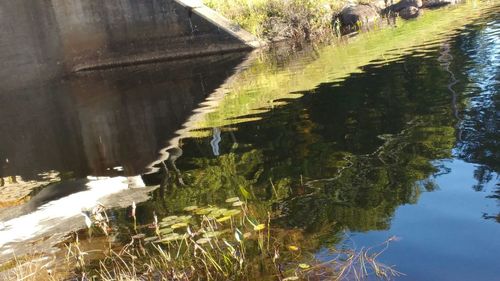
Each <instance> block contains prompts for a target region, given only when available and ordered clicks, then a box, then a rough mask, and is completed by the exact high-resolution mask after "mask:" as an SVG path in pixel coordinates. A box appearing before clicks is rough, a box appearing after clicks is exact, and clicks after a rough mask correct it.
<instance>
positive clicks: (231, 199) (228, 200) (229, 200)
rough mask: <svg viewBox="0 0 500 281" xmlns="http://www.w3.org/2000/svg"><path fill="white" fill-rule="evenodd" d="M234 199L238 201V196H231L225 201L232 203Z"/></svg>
mask: <svg viewBox="0 0 500 281" xmlns="http://www.w3.org/2000/svg"><path fill="white" fill-rule="evenodd" d="M236 201H240V198H239V197H231V198H228V199H226V203H233V202H236Z"/></svg>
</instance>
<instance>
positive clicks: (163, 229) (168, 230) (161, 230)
mask: <svg viewBox="0 0 500 281" xmlns="http://www.w3.org/2000/svg"><path fill="white" fill-rule="evenodd" d="M172 232H174V230H173V229H172V228H170V227H166V228H160V234H169V233H172Z"/></svg>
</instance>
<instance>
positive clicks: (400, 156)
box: [143, 57, 460, 241]
mask: <svg viewBox="0 0 500 281" xmlns="http://www.w3.org/2000/svg"><path fill="white" fill-rule="evenodd" d="M448 79H449V76H448V73H446V72H444V71H443V69H442V68H440V66H439V63H438V62H437V61H435V60H431V59H422V58H417V57H408V58H406V59H405V60H404V61H403V60H402V61H399V62H395V63H391V64H389V65H385V66H383V67H381V66H379V65H377V66H373V67H372V66H368V67H366V69H365V73H362V74H355V75H352V76H351V77H350V78H349V79H347V80H346V81H344V82H342V84H341V85H337V84H324V85H320V86H319V87H318V88H317V89H316V90H314V91H312V92H309V93H306V94H305V95H304V96H303V97H302V98H299V99H297V100H292V101H290V102H289V103H288V104H286V105H283V106H280V107H278V108H276V109H274V110H272V111H270V112H266V113H259V114H257V115H256V116H254V117H258V118H257V119H258V120H257V121H248V122H243V123H240V124H238V125H234V127H231V128H222V129H221V130H222V133H221V135H220V138H221V141H220V143H218V150H219V152H220V156H218V157H215V156H214V153H213V148H212V146H211V145H210V141H212V140H213V138H204V139H185V140H183V147H182V149H183V151H184V154H183V156H182V157H181V158H179V159H178V161H177V164H178V167H179V170H181V171H183V172H182V178H183V179H184V182H185V183H186V185H187V186H186V187H183V188H175V187H176V186H177V187H179V184H178V183H176V182H175V181H174V180H172V181H170V182H169V185H170V188H169V189H168V192H166V193H163V194H160V192H158V193H157V194H156V195H155V196H157V197H156V199H157V200H156V201H154V202H155V203H154V204H156V206H154V205H151V206H150V208H155V210H156V211H157V212H160V210H163V211H174V210H181V209H182V208H184V207H185V206H189V205H194V204H197V205H203V204H218V203H221V202H223V201H224V200H225V199H226V198H228V197H231V196H240V197H241V196H246V197H248V198H249V199H250V201H251V202H252V204H251V205H252V206H253V207H254V208H255V209H257V210H261V211H262V212H263V215H264V216H265V212H266V210H268V209H269V208H271V209H272V210H273V217H274V225H276V226H278V227H283V228H285V229H294V228H295V227H299V228H300V229H304V230H305V231H306V232H307V233H315V237H317V238H320V237H321V239H318V241H337V238H338V237H337V236H336V235H337V234H338V233H339V231H340V230H342V229H345V228H348V229H351V230H357V231H367V230H374V229H386V228H388V227H389V224H390V220H391V218H392V216H393V214H394V211H395V209H396V208H397V207H398V206H400V205H402V204H411V203H415V202H416V201H417V200H418V197H419V193H420V192H422V191H424V190H434V189H435V188H436V186H435V184H434V183H433V182H432V179H429V177H430V176H431V175H433V174H435V173H438V172H441V171H440V169H439V167H437V166H436V163H434V162H435V160H438V159H443V158H449V157H451V150H452V148H453V145H454V142H455V135H454V134H455V130H454V126H455V123H456V120H455V119H454V116H453V112H452V109H451V108H450V103H449V95H448V94H447V92H446V87H447V81H448ZM339 86H341V87H339ZM456 87H457V88H458V87H460V86H459V85H457V86H456ZM245 117H249V116H245ZM216 137H217V139H218V137H219V136H218V135H217V136H216ZM212 143H213V142H212ZM172 187H174V188H172ZM165 208H168V210H166V209H165ZM143 213H148V212H147V211H146V212H143ZM336 237H337V238H336Z"/></svg>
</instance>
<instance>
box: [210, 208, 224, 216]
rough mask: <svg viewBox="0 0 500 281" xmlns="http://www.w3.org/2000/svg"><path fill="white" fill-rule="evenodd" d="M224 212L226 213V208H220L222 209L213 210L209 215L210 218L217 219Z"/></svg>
mask: <svg viewBox="0 0 500 281" xmlns="http://www.w3.org/2000/svg"><path fill="white" fill-rule="evenodd" d="M225 212H227V209H226V208H222V209H216V210H213V211H212V212H211V213H210V215H209V216H210V217H212V218H217V217H220V216H222V215H223V214H224V213H225Z"/></svg>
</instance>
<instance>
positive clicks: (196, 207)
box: [184, 206, 198, 212]
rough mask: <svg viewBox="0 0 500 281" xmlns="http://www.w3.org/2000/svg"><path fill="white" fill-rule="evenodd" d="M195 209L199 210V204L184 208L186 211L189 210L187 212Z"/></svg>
mask: <svg viewBox="0 0 500 281" xmlns="http://www.w3.org/2000/svg"><path fill="white" fill-rule="evenodd" d="M195 210H198V206H189V207H186V208H184V211H187V212H192V211H195Z"/></svg>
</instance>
